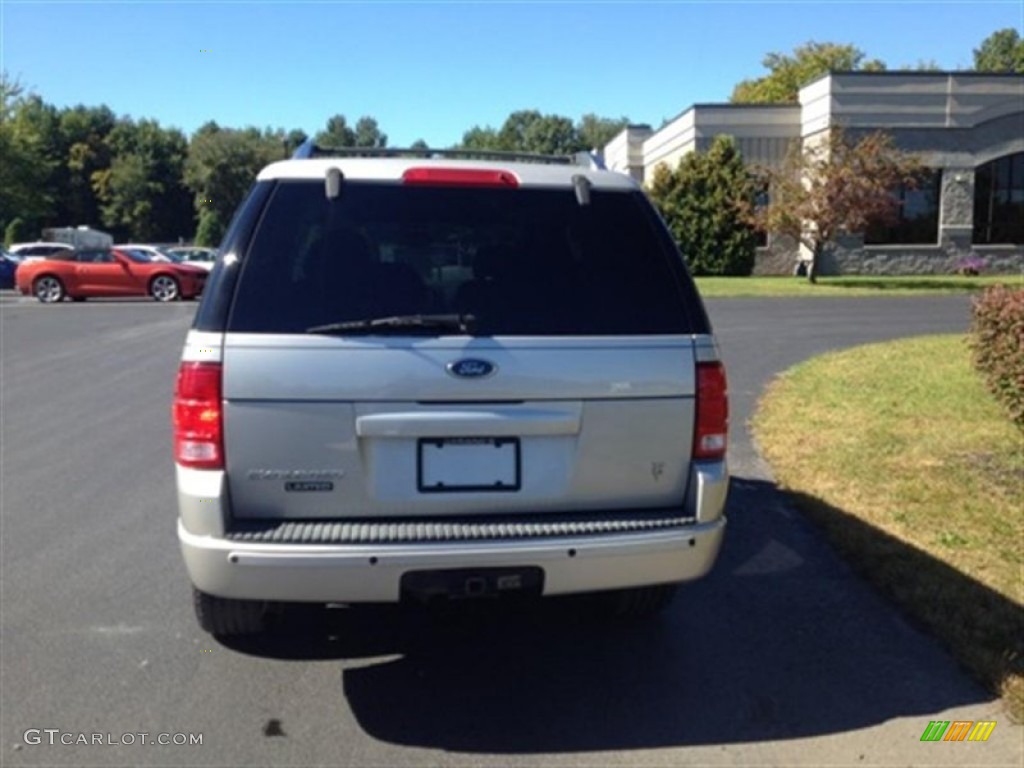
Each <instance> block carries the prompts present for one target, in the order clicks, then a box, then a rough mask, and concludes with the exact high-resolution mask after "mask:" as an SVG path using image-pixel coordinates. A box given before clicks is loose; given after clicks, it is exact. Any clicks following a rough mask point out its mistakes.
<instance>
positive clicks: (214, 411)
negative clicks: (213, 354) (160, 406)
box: [172, 363, 224, 469]
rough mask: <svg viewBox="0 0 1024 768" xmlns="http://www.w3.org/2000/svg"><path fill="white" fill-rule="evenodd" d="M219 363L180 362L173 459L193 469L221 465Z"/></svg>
mask: <svg viewBox="0 0 1024 768" xmlns="http://www.w3.org/2000/svg"><path fill="white" fill-rule="evenodd" d="M223 416H224V413H223V405H222V397H221V364H220V363H182V364H181V367H180V368H179V369H178V381H177V384H176V385H175V388H174V406H173V413H172V417H173V421H174V460H175V461H177V462H178V463H179V464H181V465H182V466H183V467H192V468H194V469H223V468H224V428H223V427H224V425H223V422H224V418H223Z"/></svg>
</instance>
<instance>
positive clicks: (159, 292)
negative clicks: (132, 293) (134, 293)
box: [149, 275, 181, 302]
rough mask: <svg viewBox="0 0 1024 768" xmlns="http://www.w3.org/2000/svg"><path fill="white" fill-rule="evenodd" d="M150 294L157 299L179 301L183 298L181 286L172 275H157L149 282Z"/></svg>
mask: <svg viewBox="0 0 1024 768" xmlns="http://www.w3.org/2000/svg"><path fill="white" fill-rule="evenodd" d="M149 295H150V296H152V297H153V298H154V299H156V300H157V301H162V302H167V301H177V300H178V299H180V298H181V286H180V285H178V281H177V280H175V279H174V278H173V277H171V276H170V275H157V276H156V277H154V278H153V279H152V281H150V283H149Z"/></svg>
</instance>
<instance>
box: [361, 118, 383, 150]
mask: <svg viewBox="0 0 1024 768" xmlns="http://www.w3.org/2000/svg"><path fill="white" fill-rule="evenodd" d="M387 145H388V135H387V134H386V133H381V132H380V128H379V127H378V126H377V121H376V120H374V119H373V118H372V117H369V116H367V115H364V116H363V117H360V118H359V120H358V121H357V122H356V130H355V139H354V146H357V147H370V148H376V149H381V148H383V147H386V146H387Z"/></svg>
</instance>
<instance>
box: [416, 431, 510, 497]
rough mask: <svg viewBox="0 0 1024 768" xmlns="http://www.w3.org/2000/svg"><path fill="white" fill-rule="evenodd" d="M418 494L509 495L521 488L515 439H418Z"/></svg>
mask: <svg viewBox="0 0 1024 768" xmlns="http://www.w3.org/2000/svg"><path fill="white" fill-rule="evenodd" d="M416 487H417V490H419V492H420V493H465V492H480V491H494V492H502V493H506V492H513V491H518V490H519V489H520V488H521V487H522V459H521V452H520V446H519V438H518V437H421V438H420V439H419V440H418V441H417V443H416Z"/></svg>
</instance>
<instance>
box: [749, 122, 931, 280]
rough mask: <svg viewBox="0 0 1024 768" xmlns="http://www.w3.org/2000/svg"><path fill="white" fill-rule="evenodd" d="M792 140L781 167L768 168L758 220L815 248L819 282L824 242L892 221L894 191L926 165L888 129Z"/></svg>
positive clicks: (812, 274)
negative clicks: (765, 200)
mask: <svg viewBox="0 0 1024 768" xmlns="http://www.w3.org/2000/svg"><path fill="white" fill-rule="evenodd" d="M818 138H819V137H815V138H811V139H810V140H805V144H804V145H803V146H801V144H800V143H799V140H797V141H795V142H794V143H793V146H792V147H791V149H790V152H789V153H788V155H787V157H786V159H785V161H784V162H783V164H782V165H781V166H780V167H779V168H777V169H765V171H764V173H765V175H766V177H767V179H768V183H769V190H770V199H769V201H768V203H767V205H766V206H764V207H763V208H762V209H761V210H760V212H759V213H758V215H757V217H756V219H757V221H758V223H759V224H760V225H762V226H763V227H764V228H765V229H766V230H767V231H769V232H775V233H777V234H782V235H788V236H790V237H792V238H793V239H794V240H796V241H797V242H799V243H801V244H803V245H804V246H805V247H807V249H808V250H810V252H811V253H812V260H811V265H810V268H809V270H808V273H807V274H808V279H809V280H810V282H812V283H814V282H817V274H818V272H819V271H820V268H821V260H822V256H823V254H824V250H825V246H826V245H827V244H828V243H830V242H832V241H833V240H834V239H835V238H836V236H837V235H839V234H841V233H844V232H845V233H854V232H863V231H864V230H865V229H867V228H868V227H869V226H870V225H872V224H875V223H883V224H884V223H891V222H892V220H893V219H894V217H895V215H896V213H897V211H898V209H899V204H898V202H897V200H896V198H895V197H894V196H893V194H892V191H893V190H894V189H895V188H898V187H899V186H900V185H901V184H905V185H907V186H914V185H915V184H916V181H917V178H918V177H919V176H920V174H921V173H922V171H923V170H924V167H923V166H922V165H921V163H920V161H919V160H917V159H916V158H915V157H913V156H911V155H907V154H905V153H903V152H901V151H900V150H899V149H897V148H896V147H895V146H894V145H893V143H892V138H891V137H890V136H889V135H888V134H886V133H884V132H883V131H876V132H874V133H871V134H868V135H865V136H863V137H862V138H860V139H859V140H857V141H854V140H852V139H851V138H850V137H848V136H847V135H846V134H845V133H844V132H843V130H842V129H841V128H832V129H831V130H830V131H829V132H828V133H826V134H824V135H822V136H821V137H820V140H817V139H818Z"/></svg>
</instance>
